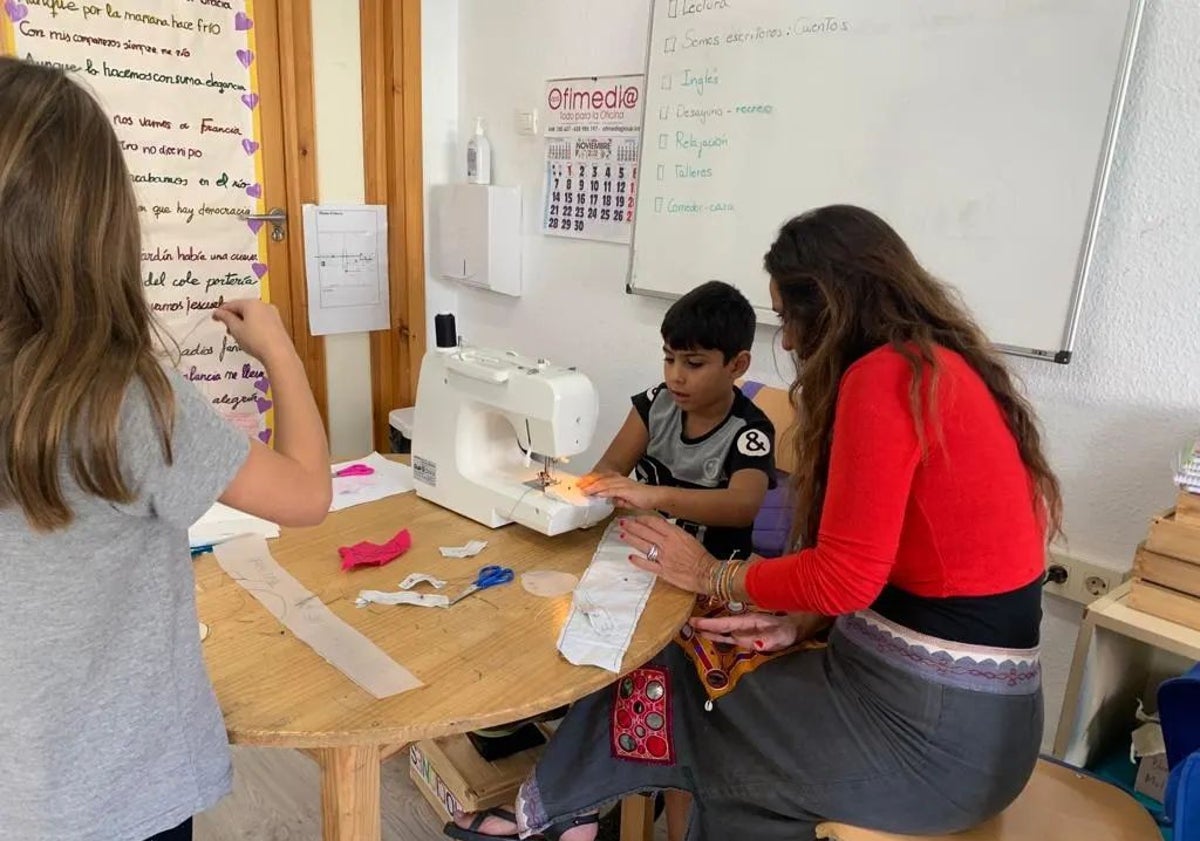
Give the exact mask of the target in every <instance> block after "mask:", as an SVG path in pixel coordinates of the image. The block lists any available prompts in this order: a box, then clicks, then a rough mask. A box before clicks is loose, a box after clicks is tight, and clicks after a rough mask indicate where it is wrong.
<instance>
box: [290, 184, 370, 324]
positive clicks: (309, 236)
mask: <svg viewBox="0 0 1200 841" xmlns="http://www.w3.org/2000/svg"><path fill="white" fill-rule="evenodd" d="M304 251H305V255H304V256H305V268H306V270H307V276H308V324H309V327H310V329H311V330H312V333H313V335H314V336H326V335H329V334H330V333H364V332H367V331H370V330H386V329H387V328H388V325H389V324H390V323H391V312H390V309H389V299H390V289H389V287H388V262H387V256H388V255H387V208H386V207H384V206H383V205H345V206H341V205H314V204H306V205H305V206H304Z"/></svg>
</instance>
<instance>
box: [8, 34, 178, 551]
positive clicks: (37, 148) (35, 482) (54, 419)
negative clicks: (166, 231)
mask: <svg viewBox="0 0 1200 841" xmlns="http://www.w3.org/2000/svg"><path fill="white" fill-rule="evenodd" d="M0 115H3V117H2V118H0V220H3V221H2V222H0V301H3V305H2V306H0V459H2V462H0V506H7V505H9V504H11V503H15V504H17V505H19V506H20V507H21V509H22V511H23V512H24V514H25V517H26V519H27V520H28V521H29V523H30V525H31V526H32V527H33V528H35V529H38V530H40V531H51V530H54V529H59V528H63V527H65V526H67V525H68V524H70V522H71V520H72V517H73V512H72V511H71V509H70V507H69V505H68V504H67V500H66V497H65V495H64V491H63V483H62V471H61V466H62V464H63V455H64V454H63V451H64V450H66V451H67V452H66V456H67V457H68V459H67V460H68V463H69V468H70V472H71V476H72V477H73V478H74V480H75V482H76V483H77V484H78V486H79V487H80V488H81V489H82V490H83V491H84V492H86V493H88V494H90V495H93V496H98V497H100V498H102V499H105V500H109V501H111V502H115V503H124V502H130V501H132V500H133V499H134V498H135V496H136V494H137V489H136V488H133V487H131V486H130V483H129V481H128V479H127V477H125V476H124V475H123V474H122V470H121V465H120V459H119V454H118V444H119V433H120V430H119V425H120V414H121V404H122V402H123V400H124V396H125V392H126V390H127V388H128V387H129V385H130V384H131V383H132V382H133V381H134V380H135V379H138V380H140V381H141V383H142V384H143V385H144V387H145V390H146V394H147V397H148V400H149V405H150V411H151V416H152V417H153V419H154V422H155V427H156V433H157V437H158V438H159V440H160V442H161V446H162V448H163V455H164V458H166V459H167V460H168V462H169V461H170V459H171V449H170V439H171V428H172V420H173V417H174V404H173V395H172V391H171V385H170V382H169V381H168V380H167V377H166V374H165V373H164V371H163V369H162V367H161V366H160V364H159V362H158V358H157V356H156V353H155V345H154V337H155V328H154V322H153V319H152V316H151V313H150V309H149V305H148V303H147V301H146V298H145V295H144V293H143V290H142V283H141V228H140V224H139V220H138V206H137V201H136V198H135V196H134V192H133V184H132V182H131V180H130V177H129V172H128V170H127V169H126V166H125V160H124V157H123V155H122V153H121V147H120V144H119V142H118V141H117V137H116V135H115V134H114V132H113V130H112V127H111V126H110V124H109V120H108V118H107V116H106V115H105V113H104V111H103V109H102V108H101V107H100V105H99V104H98V103H97V102H96V100H95V99H93V97H92V96H91V95H90V94H88V93H87V92H86V91H85V90H84V89H83V88H81V87H80V86H79V85H77V84H75V83H74V82H72V81H71V80H70V79H69V78H67V76H66V75H65V74H64V73H63V72H62V71H60V70H56V69H52V68H48V67H42V66H39V65H36V64H32V63H28V62H23V61H18V60H16V59H11V58H4V57H0Z"/></svg>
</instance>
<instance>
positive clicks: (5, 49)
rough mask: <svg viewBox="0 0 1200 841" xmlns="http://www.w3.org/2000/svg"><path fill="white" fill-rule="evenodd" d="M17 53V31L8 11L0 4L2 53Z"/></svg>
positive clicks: (0, 49)
mask: <svg viewBox="0 0 1200 841" xmlns="http://www.w3.org/2000/svg"><path fill="white" fill-rule="evenodd" d="M16 54H17V33H16V30H14V29H13V23H12V21H11V20H9V17H8V11H7V9H6V8H5V7H4V6H0V55H16Z"/></svg>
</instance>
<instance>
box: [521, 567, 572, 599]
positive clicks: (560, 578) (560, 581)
mask: <svg viewBox="0 0 1200 841" xmlns="http://www.w3.org/2000/svg"><path fill="white" fill-rule="evenodd" d="M578 583H579V578H578V576H575V575H571V573H569V572H558V571H556V570H552V569H535V570H530V571H529V572H523V573H521V586H522V587H524V588H525V592H526V593H529V594H530V595H531V596H540V597H541V598H544V599H554V598H558V597H559V596H565V595H566V594H567V593H570V592H571V591H572V590H574V589H575V585H577V584H578Z"/></svg>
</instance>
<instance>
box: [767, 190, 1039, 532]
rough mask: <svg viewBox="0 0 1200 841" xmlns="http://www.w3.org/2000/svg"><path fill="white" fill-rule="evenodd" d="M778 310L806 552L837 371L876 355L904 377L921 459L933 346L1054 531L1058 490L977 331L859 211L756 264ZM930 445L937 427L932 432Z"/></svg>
mask: <svg viewBox="0 0 1200 841" xmlns="http://www.w3.org/2000/svg"><path fill="white" fill-rule="evenodd" d="M764 264H765V266H766V270H767V273H768V274H769V275H770V276H771V279H772V280H773V281H774V282H775V284H776V286H777V288H778V290H779V296H780V298H781V299H782V303H783V309H782V312H781V313H780V315H781V316H782V318H783V325H784V326H783V329H784V330H785V331H786V333H787V336H788V337H789V339H790V340H791V343H792V345H793V352H794V354H795V356H796V363H797V370H798V376H797V378H796V381H795V383H793V385H792V388H791V395H792V402H793V404H794V405H795V407H796V417H797V431H796V435H795V442H796V444H795V446H796V464H797V469H796V475H795V481H796V518H795V521H794V523H795V525H794V528H795V534H794V537H795V538H797V540H798V542H799V544H800V545H802V546H811V545H813V544H814V543H815V542H816V539H817V532H818V529H819V527H820V522H821V511H822V508H823V506H824V501H825V490H826V482H827V480H828V474H829V453H830V444H831V439H832V436H833V419H834V411H835V408H836V406H837V398H838V389H839V386H840V385H841V381H842V376H843V375H844V374H845V373H846V369H847V368H849V367H850V366H851V365H853V364H854V362H856V361H857V360H858V359H860V358H862V357H863V356H864V355H866V354H867V353H870V352H871V351H873V350H875V349H877V348H880V347H883V346H885V345H887V346H890V347H892V348H895V350H896V351H897V352H898V353H900V354H901V355H902V356H903V357H904V358H905V359H907V360H908V363H909V365H910V366H911V367H912V371H913V380H912V386H911V389H910V400H911V403H912V414H913V422H914V423H915V425H916V430H917V435H918V438H919V440H920V441H921V446H922V448H927V447H928V446H929V442H928V441H927V440H926V435H925V432H926V430H927V429H930V426H929V421H930V420H931V416H936V403H935V399H936V382H937V376H938V362H937V357H936V356H935V353H934V349H935V347H937V346H941V347H943V348H947V349H949V350H952V351H955V352H956V353H958V354H959V355H961V356H962V357H963V359H965V360H966V362H967V364H969V365H970V366H971V367H972V368H973V369H974V370H975V371H976V373H978V374H979V376H980V377H981V378H982V379H983V382H984V383H985V384H986V385H987V387H988V390H989V391H991V393H992V396H993V397H994V398H995V399H996V402H997V404H999V406H1000V410H1001V411H1002V412H1003V414H1004V417H1005V419H1006V421H1007V423H1008V428H1009V430H1010V431H1011V432H1012V434H1013V437H1014V438H1015V439H1016V442H1017V448H1018V450H1019V452H1020V455H1021V460H1022V461H1023V462H1024V463H1025V467H1026V468H1027V469H1028V471H1029V475H1030V479H1031V484H1032V492H1033V499H1032V500H1031V503H1032V504H1033V505H1034V506H1036V507H1038V508H1039V509H1040V511H1039V514H1041V515H1042V516H1043V517H1044V520H1045V522H1046V525H1047V527H1048V536H1054V535H1057V534H1058V533H1059V532H1060V531H1061V527H1062V496H1061V492H1060V489H1059V484H1058V479H1057V478H1056V477H1055V475H1054V473H1053V472H1052V471H1051V470H1050V466H1049V464H1048V463H1047V462H1046V457H1045V455H1044V454H1043V453H1042V443H1041V434H1040V433H1039V431H1038V426H1037V422H1036V419H1035V417H1034V412H1033V409H1032V408H1031V407H1030V405H1029V403H1028V401H1027V400H1026V399H1025V398H1024V397H1023V396H1022V395H1021V393H1020V392H1019V391H1018V389H1017V388H1016V386H1015V385H1014V383H1013V380H1012V377H1011V376H1010V374H1009V372H1008V369H1007V368H1006V367H1005V366H1004V363H1003V362H1002V361H1001V360H1000V357H999V355H998V354H997V353H996V352H995V350H993V349H992V347H991V345H990V343H989V342H988V340H987V337H986V336H984V334H983V331H982V330H980V329H979V327H978V326H977V325H976V324H975V321H974V320H973V319H972V318H971V316H970V315H969V314H968V313H967V311H966V308H965V307H964V306H963V305H962V303H961V302H960V301H959V300H958V299H957V296H956V295H955V294H954V293H952V292H951V291H950V289H949V288H947V287H946V286H944V285H943V284H941V283H939V282H938V281H937V280H936V279H935V278H934V277H933V276H932V275H930V274H929V272H927V271H926V270H925V269H924V268H923V267H922V266H921V264H920V263H918V262H917V259H916V258H915V257H914V256H913V254H912V252H911V251H910V250H909V248H908V246H907V245H906V244H905V242H904V240H903V239H901V238H900V235H899V234H897V233H896V232H895V231H894V230H893V229H892V228H891V226H890V225H888V224H887V223H886V222H884V221H883V220H882V219H880V218H879V217H878V216H876V215H875V214H874V213H871V212H870V211H867V210H863V209H862V208H859V207H852V206H847V205H835V206H830V207H823V208H820V209H817V210H812V211H810V212H808V213H805V214H803V215H801V216H797V217H796V218H795V219H792V220H791V221H789V222H788V223H787V224H785V225H784V226H783V228H782V230H781V231H780V233H779V237H778V239H776V241H775V243H774V245H772V246H771V249H770V251H768V252H767V254H766V257H765V258H764ZM933 431H934V432H935V434H936V433H937V427H936V426H934V427H933Z"/></svg>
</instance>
